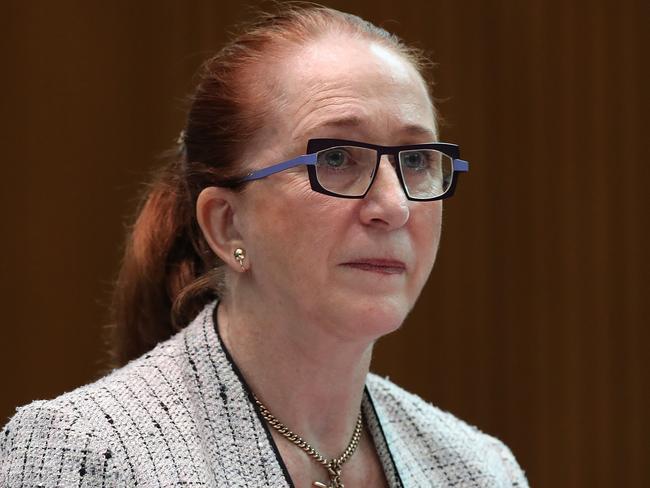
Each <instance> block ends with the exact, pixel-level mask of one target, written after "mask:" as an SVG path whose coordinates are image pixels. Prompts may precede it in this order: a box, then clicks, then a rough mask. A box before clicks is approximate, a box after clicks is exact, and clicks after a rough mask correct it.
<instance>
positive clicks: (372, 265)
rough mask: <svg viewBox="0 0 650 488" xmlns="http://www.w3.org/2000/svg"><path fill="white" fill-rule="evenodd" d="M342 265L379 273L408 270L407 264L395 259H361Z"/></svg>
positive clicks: (398, 272) (399, 272)
mask: <svg viewBox="0 0 650 488" xmlns="http://www.w3.org/2000/svg"><path fill="white" fill-rule="evenodd" d="M342 265H343V266H346V267H348V268H354V269H359V270H361V271H369V272H371V273H379V274H389V275H396V274H403V273H405V272H406V264H404V263H403V262H402V261H397V260H393V259H360V260H357V261H351V262H349V263H343V264H342Z"/></svg>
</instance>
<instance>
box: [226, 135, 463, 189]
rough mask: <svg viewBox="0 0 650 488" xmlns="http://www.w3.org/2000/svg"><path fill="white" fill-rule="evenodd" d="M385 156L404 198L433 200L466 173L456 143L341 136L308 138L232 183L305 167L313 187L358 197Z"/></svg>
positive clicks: (367, 185) (367, 186) (454, 185)
mask: <svg viewBox="0 0 650 488" xmlns="http://www.w3.org/2000/svg"><path fill="white" fill-rule="evenodd" d="M384 154H387V155H388V156H389V160H390V162H391V164H393V166H394V167H395V170H396V172H397V178H398V180H399V182H400V184H401V186H402V188H403V189H404V193H405V194H406V197H407V198H408V199H409V200H416V201H432V200H441V199H443V198H448V197H450V196H451V195H452V194H453V193H454V189H455V187H456V182H457V181H458V174H459V173H463V172H467V171H469V163H468V162H467V161H464V160H462V159H459V157H460V149H459V147H458V146H457V145H455V144H448V143H445V142H435V143H429V144H410V145H406V146H378V145H376V144H368V143H365V142H355V141H346V140H341V139H310V140H309V142H308V143H307V154H304V155H302V156H298V157H297V158H294V159H290V160H289V161H284V162H282V163H277V164H274V165H272V166H269V167H266V168H263V169H260V170H258V171H253V172H252V173H249V174H248V175H246V176H245V177H244V178H242V179H240V180H239V181H237V182H235V184H238V183H243V182H247V181H253V180H259V179H262V178H266V177H267V176H270V175H273V174H275V173H279V172H280V171H285V170H287V169H290V168H295V167H297V166H300V165H305V166H307V172H308V174H309V182H310V184H311V188H312V190H314V191H316V192H318V193H323V194H325V195H330V196H333V197H340V198H363V197H365V196H366V194H367V193H368V191H369V190H370V187H371V186H372V183H373V182H374V180H375V177H376V176H377V171H378V169H379V163H380V160H381V156H382V155H384Z"/></svg>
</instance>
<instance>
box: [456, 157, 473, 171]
mask: <svg viewBox="0 0 650 488" xmlns="http://www.w3.org/2000/svg"><path fill="white" fill-rule="evenodd" d="M454 171H458V172H459V173H467V172H468V171H469V163H468V162H467V161H465V160H464V159H454Z"/></svg>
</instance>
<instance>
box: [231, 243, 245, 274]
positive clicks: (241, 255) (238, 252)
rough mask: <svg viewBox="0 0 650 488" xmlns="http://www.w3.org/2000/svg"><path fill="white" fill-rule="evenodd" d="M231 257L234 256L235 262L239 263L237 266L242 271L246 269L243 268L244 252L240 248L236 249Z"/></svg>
mask: <svg viewBox="0 0 650 488" xmlns="http://www.w3.org/2000/svg"><path fill="white" fill-rule="evenodd" d="M233 256H235V260H236V261H237V262H238V263H239V266H241V269H242V271H246V267H245V266H244V259H246V251H244V250H243V249H242V248H241V247H238V248H237V249H235V251H234V252H233Z"/></svg>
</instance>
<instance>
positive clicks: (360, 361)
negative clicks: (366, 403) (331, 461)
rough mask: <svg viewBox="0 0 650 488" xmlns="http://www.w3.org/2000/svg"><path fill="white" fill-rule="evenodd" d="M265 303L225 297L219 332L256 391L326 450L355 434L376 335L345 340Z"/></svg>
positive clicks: (335, 450)
mask: <svg viewBox="0 0 650 488" xmlns="http://www.w3.org/2000/svg"><path fill="white" fill-rule="evenodd" d="M278 312H279V313H277V314H276V313H274V311H273V307H272V306H270V307H268V306H265V305H263V304H261V303H260V302H257V303H255V304H254V306H244V305H243V304H241V303H238V302H237V300H233V299H228V300H226V301H223V302H221V303H220V304H219V307H218V312H217V313H218V317H217V318H218V320H217V323H218V326H219V332H220V334H221V337H222V339H223V341H224V343H225V345H226V347H227V348H228V350H229V351H230V353H231V355H232V356H233V358H234V360H235V362H236V363H237V365H238V367H239V368H240V369H241V371H242V373H243V375H244V377H245V378H246V381H247V382H248V384H249V385H250V387H251V389H252V390H253V393H255V395H256V396H257V397H258V399H259V400H260V401H261V402H262V403H263V404H264V405H265V406H266V407H267V408H268V410H269V411H270V412H271V413H272V414H273V415H274V416H275V417H276V418H277V419H278V420H280V421H281V422H282V423H284V424H285V425H286V426H287V427H288V428H289V429H291V430H292V431H293V432H295V433H296V434H298V435H300V436H301V437H303V438H304V439H305V440H307V442H310V443H311V444H312V445H313V446H314V447H316V448H317V449H318V450H319V451H320V452H321V453H322V454H323V456H325V457H328V458H331V457H336V456H339V455H340V453H341V451H342V450H343V449H344V448H345V447H346V445H347V443H348V441H349V439H350V436H351V435H352V433H353V430H354V426H355V423H356V419H357V416H358V414H359V409H360V406H361V400H362V396H363V388H364V384H365V380H366V375H367V373H368V370H369V367H370V359H371V356H372V345H373V342H372V341H370V340H367V341H359V342H357V343H352V342H350V341H343V340H342V339H340V338H337V337H336V336H335V335H333V334H328V332H327V329H326V328H324V327H319V326H318V324H314V323H313V322H312V323H305V322H304V320H301V318H300V317H291V316H289V315H288V314H287V313H286V310H283V311H281V312H280V311H278Z"/></svg>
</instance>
